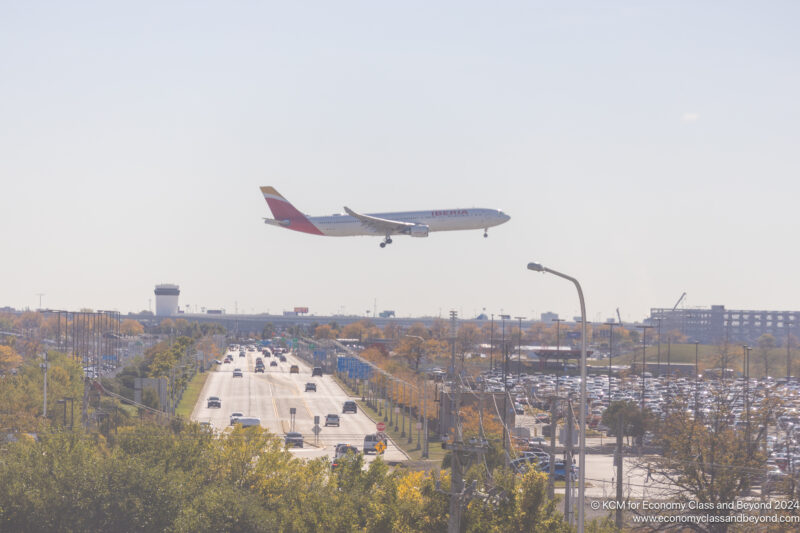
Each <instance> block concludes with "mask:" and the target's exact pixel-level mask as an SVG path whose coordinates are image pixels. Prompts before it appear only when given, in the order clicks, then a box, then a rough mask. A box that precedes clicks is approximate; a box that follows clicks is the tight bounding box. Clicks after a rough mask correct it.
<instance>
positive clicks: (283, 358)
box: [280, 355, 286, 363]
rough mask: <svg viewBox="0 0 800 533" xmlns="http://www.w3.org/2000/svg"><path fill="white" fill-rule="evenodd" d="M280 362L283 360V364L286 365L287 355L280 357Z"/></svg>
mask: <svg viewBox="0 0 800 533" xmlns="http://www.w3.org/2000/svg"><path fill="white" fill-rule="evenodd" d="M280 360H281V363H285V362H286V356H285V355H282V356H280Z"/></svg>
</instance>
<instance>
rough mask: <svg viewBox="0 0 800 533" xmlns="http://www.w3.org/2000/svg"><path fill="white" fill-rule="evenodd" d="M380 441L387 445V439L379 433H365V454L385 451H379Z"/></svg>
mask: <svg viewBox="0 0 800 533" xmlns="http://www.w3.org/2000/svg"><path fill="white" fill-rule="evenodd" d="M379 442H382V443H383V444H384V445H386V441H385V440H384V439H383V437H381V436H380V435H379V434H377V433H372V434H370V435H365V436H364V455H366V454H368V453H369V452H372V453H374V454H376V455H377V454H378V453H383V452H378V448H377V446H378V443H379Z"/></svg>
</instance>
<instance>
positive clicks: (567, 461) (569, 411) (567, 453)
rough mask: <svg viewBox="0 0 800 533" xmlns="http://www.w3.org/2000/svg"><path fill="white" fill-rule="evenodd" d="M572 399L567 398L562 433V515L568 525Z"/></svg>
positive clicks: (570, 518) (572, 520)
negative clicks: (565, 417) (565, 440)
mask: <svg viewBox="0 0 800 533" xmlns="http://www.w3.org/2000/svg"><path fill="white" fill-rule="evenodd" d="M572 416H573V415H572V401H571V400H567V422H566V426H565V431H564V433H565V434H566V437H567V442H566V446H565V448H564V516H566V517H567V522H568V523H569V525H571V526H572V525H575V516H574V515H573V514H572V485H573V483H572Z"/></svg>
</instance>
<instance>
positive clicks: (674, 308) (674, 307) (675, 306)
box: [672, 292, 686, 311]
mask: <svg viewBox="0 0 800 533" xmlns="http://www.w3.org/2000/svg"><path fill="white" fill-rule="evenodd" d="M684 298H686V293H685V292H684V293H683V294H681V297H680V298H678V301H677V302H675V305H673V306H672V310H673V311H674V310H676V309H677V308H678V306H679V305H680V304H681V302H682V301H683V299H684Z"/></svg>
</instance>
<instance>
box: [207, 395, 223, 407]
mask: <svg viewBox="0 0 800 533" xmlns="http://www.w3.org/2000/svg"><path fill="white" fill-rule="evenodd" d="M208 407H222V400H220V399H219V398H218V397H216V396H209V397H208Z"/></svg>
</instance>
